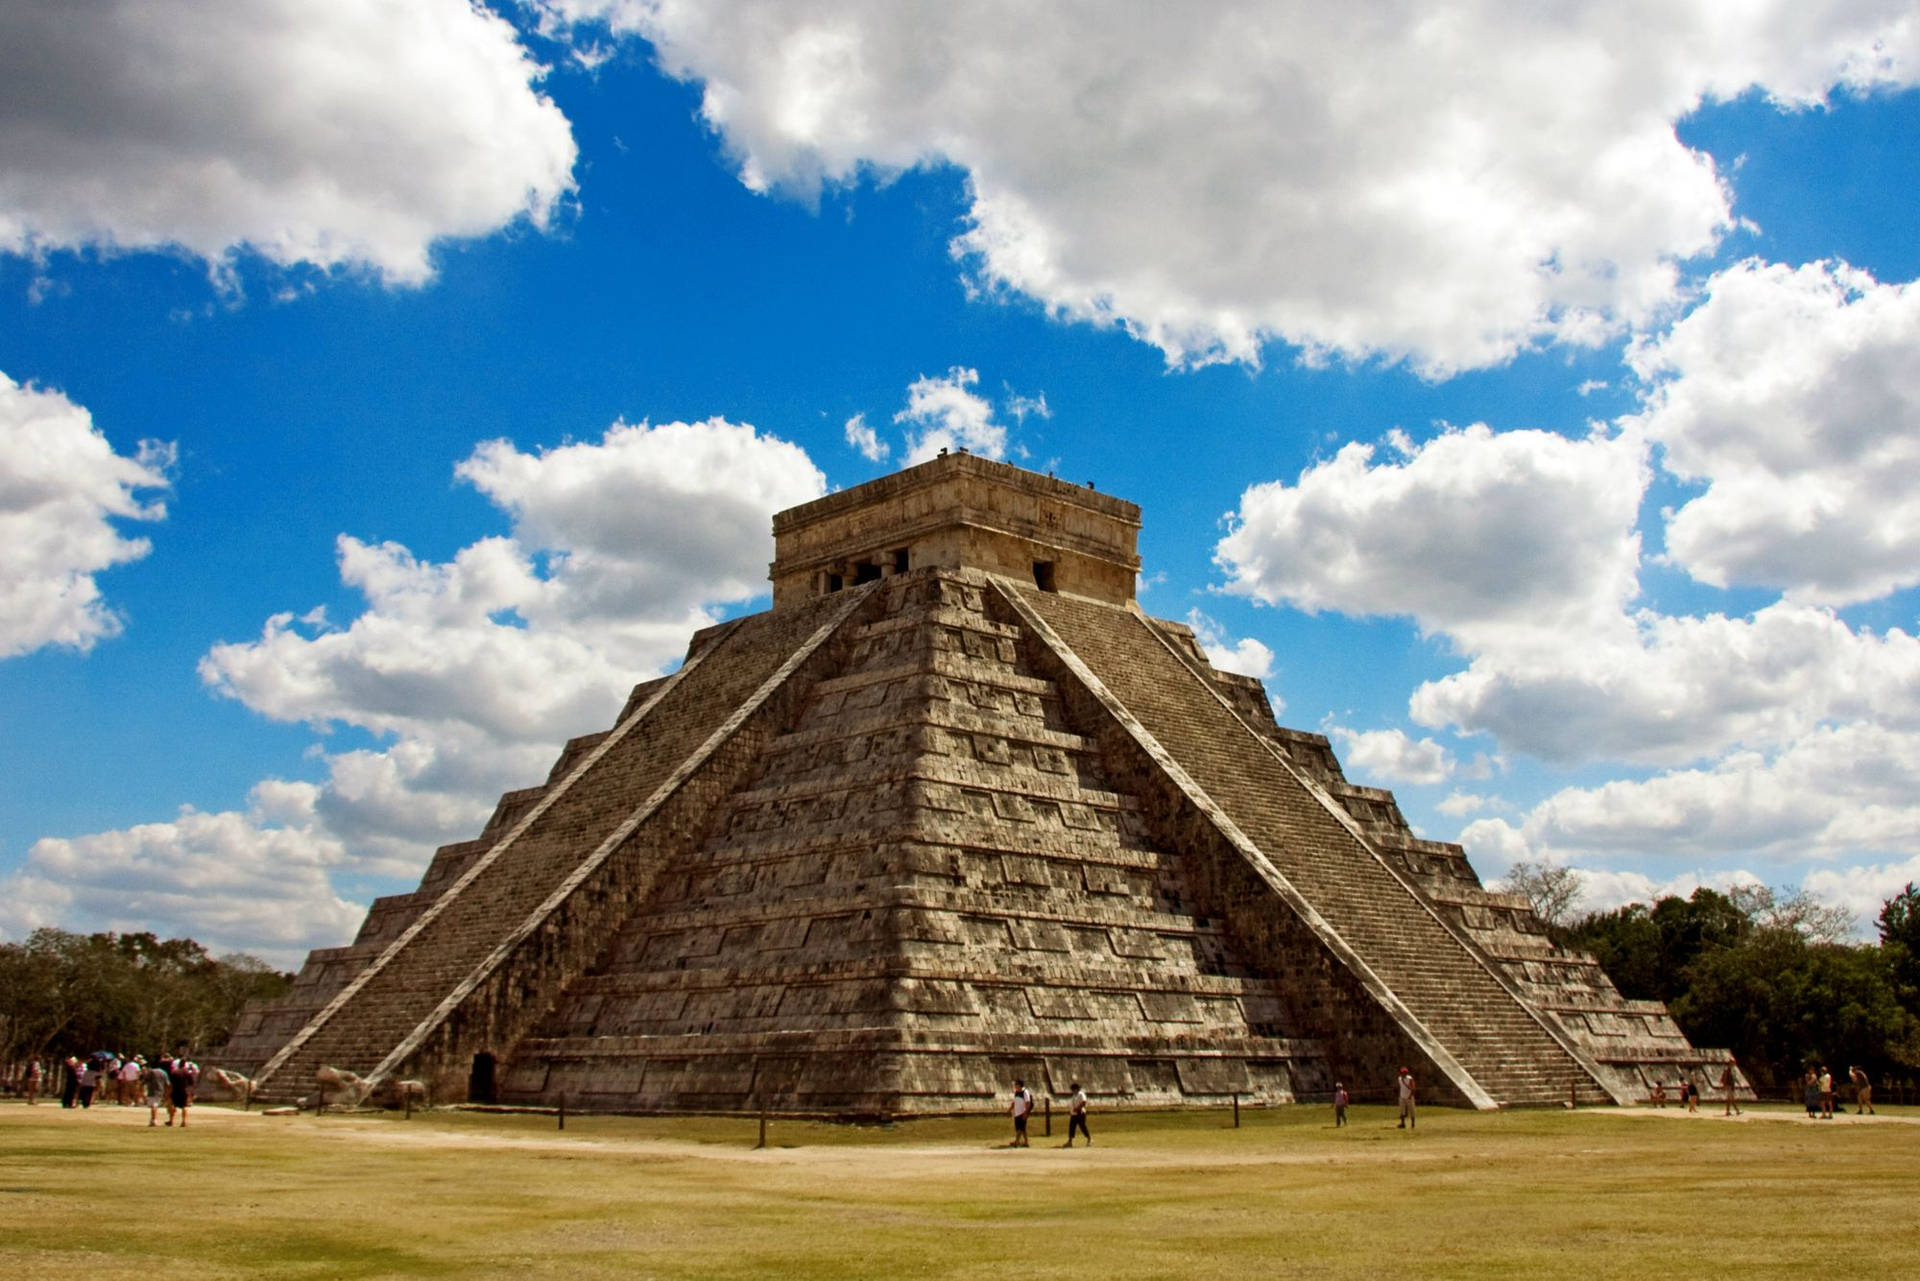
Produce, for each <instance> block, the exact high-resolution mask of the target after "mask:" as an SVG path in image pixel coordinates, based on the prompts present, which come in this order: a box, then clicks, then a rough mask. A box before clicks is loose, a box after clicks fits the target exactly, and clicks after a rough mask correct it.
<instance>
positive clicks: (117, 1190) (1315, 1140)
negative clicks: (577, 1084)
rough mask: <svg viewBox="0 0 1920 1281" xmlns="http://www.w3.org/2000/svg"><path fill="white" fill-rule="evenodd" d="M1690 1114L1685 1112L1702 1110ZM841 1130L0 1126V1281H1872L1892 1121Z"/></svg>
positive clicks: (1899, 1151)
mask: <svg viewBox="0 0 1920 1281" xmlns="http://www.w3.org/2000/svg"><path fill="white" fill-rule="evenodd" d="M1716 1111H1717V1110H1716ZM1352 1118H1353V1123H1352V1124H1351V1125H1350V1126H1348V1127H1347V1128H1345V1129H1339V1130H1336V1129H1334V1128H1333V1126H1332V1123H1331V1121H1332V1118H1331V1114H1330V1112H1329V1111H1328V1110H1327V1109H1325V1108H1321V1107H1315V1106H1300V1107H1293V1108H1280V1109H1274V1110H1271V1111H1256V1110H1253V1109H1248V1110H1246V1111H1245V1112H1243V1114H1242V1119H1243V1125H1242V1127H1241V1128H1239V1129H1237V1130H1236V1129H1234V1128H1233V1127H1232V1119H1231V1116H1230V1114H1228V1113H1225V1112H1183V1113H1172V1114H1139V1115H1133V1116H1120V1115H1099V1114H1096V1115H1095V1117H1094V1130H1095V1135H1096V1138H1097V1146H1095V1147H1094V1148H1092V1149H1090V1150H1089V1149H1081V1148H1076V1149H1075V1150H1074V1151H1071V1152H1068V1151H1063V1150H1061V1148H1060V1147H1059V1144H1060V1143H1061V1141H1062V1138H1063V1136H1064V1131H1065V1128H1066V1118H1065V1116H1064V1114H1063V1115H1060V1116H1056V1117H1055V1118H1054V1120H1055V1122H1056V1124H1055V1133H1054V1136H1053V1137H1052V1138H1050V1139H1049V1138H1046V1137H1043V1136H1042V1135H1041V1133H1040V1129H1041V1126H1040V1124H1039V1123H1038V1122H1039V1118H1035V1120H1036V1125H1035V1134H1034V1146H1033V1147H1032V1148H1031V1149H1030V1150H1026V1151H1010V1150H1007V1149H1005V1148H1003V1147H1001V1146H999V1145H1000V1144H1002V1143H1003V1142H1004V1141H1005V1137H1006V1135H1005V1133H1004V1132H1005V1131H1006V1130H1007V1128H1008V1127H1007V1125H1006V1123H1005V1122H1004V1121H1001V1120H998V1119H993V1118H980V1119H969V1120H936V1121H921V1122H914V1123H908V1124H900V1125H896V1126H891V1127H851V1126H835V1125H823V1124H818V1123H809V1122H800V1121H780V1120H775V1121H774V1122H773V1124H772V1126H771V1129H770V1135H769V1147H768V1148H767V1149H766V1150H764V1151H756V1150H754V1147H753V1145H754V1142H755V1139H756V1137H757V1132H756V1130H757V1127H756V1124H755V1122H754V1121H752V1120H751V1119H746V1120H733V1119H697V1118H690V1119H673V1120H668V1119H642V1118H617V1117H594V1116H586V1117H582V1116H570V1117H568V1118H567V1126H566V1129H565V1131H564V1132H562V1131H560V1130H558V1129H557V1128H556V1121H555V1118H553V1117H552V1116H533V1115H499V1114H488V1115H481V1114H472V1113H431V1114H429V1113H421V1114H416V1115H415V1116H414V1117H413V1118H412V1119H411V1120H404V1119H402V1118H401V1117H400V1116H399V1115H398V1114H387V1115H367V1114H362V1115H353V1116H340V1115H328V1116H322V1117H314V1116H291V1117H266V1116H261V1115H260V1114H259V1113H258V1112H253V1113H242V1112H240V1111H237V1110H232V1109H227V1108H221V1107H208V1108H201V1109H196V1110H195V1111H194V1113H193V1117H192V1120H193V1124H192V1126H191V1128H189V1129H187V1130H186V1131H184V1132H183V1131H181V1130H178V1129H173V1130H169V1129H167V1128H165V1127H164V1126H162V1127H160V1128H158V1129H149V1128H148V1127H147V1124H146V1112H145V1109H143V1108H119V1107H110V1106H109V1107H96V1108H94V1109H92V1110H91V1111H90V1112H77V1111H74V1112H64V1111H62V1110H61V1109H60V1108H58V1107H57V1106H48V1105H46V1104H45V1103H42V1104H40V1105H39V1106H36V1107H33V1108H28V1107H26V1106H25V1105H23V1104H20V1103H18V1102H12V1101H10V1102H8V1103H5V1104H0V1275H6V1276H19V1277H33V1278H35V1279H36V1281H38V1279H41V1278H64V1277H89V1278H94V1277H120V1276H138V1277H140V1278H143V1281H162V1279H163V1278H172V1277H181V1278H193V1281H208V1279H210V1278H220V1277H312V1278H335V1277H387V1276H462V1277H469V1276H475V1277H495V1276H512V1277H517V1278H525V1277H538V1276H566V1277H580V1276H599V1275H615V1274H618V1275H621V1276H626V1277H687V1278H701V1279H702V1281H712V1279H715V1278H729V1277H761V1276H781V1277H814V1276H885V1277H1001V1276H1020V1277H1034V1278H1052V1277H1079V1276H1090V1277H1102V1278H1107V1277H1168V1276H1178V1277H1182V1278H1207V1277H1233V1278H1236V1279H1240V1278H1246V1277H1249V1276H1258V1277H1263V1278H1264V1277H1292V1276H1312V1277H1316V1278H1342V1277H1356V1278H1360V1277H1364V1278H1369V1279H1371V1278H1377V1277H1398V1276H1421V1277H1487V1276H1493V1277H1507V1276H1511V1277H1525V1278H1529V1281H1532V1279H1534V1278H1553V1277H1570V1278H1571V1277H1579V1278H1597V1277H1632V1278H1636V1279H1641V1281H1643V1279H1644V1278H1648V1277H1694V1276H1727V1277H1739V1278H1742V1279H1743V1281H1744V1279H1746V1278H1761V1277H1795V1278H1806V1277H1811V1276H1818V1277H1826V1278H1834V1277H1846V1278H1859V1277H1895V1276H1900V1277H1905V1276H1911V1275H1913V1274H1914V1271H1915V1266H1916V1265H1915V1246H1914V1240H1915V1229H1916V1228H1917V1227H1920V1208H1916V1207H1917V1206H1920V1151H1917V1149H1920V1109H1900V1108H1889V1109H1883V1110H1882V1115H1881V1116H1880V1117H1878V1118H1855V1117H1853V1116H1851V1115H1849V1116H1846V1117H1843V1118H1839V1119H1837V1120H1835V1121H1832V1122H1813V1121H1808V1120H1806V1119H1805V1118H1804V1117H1803V1116H1800V1115H1798V1114H1796V1113H1794V1112H1791V1111H1788V1110H1786V1109H1783V1108H1772V1109H1753V1108H1750V1109H1748V1113H1747V1115H1746V1116H1745V1117H1743V1118H1739V1119H1733V1120H1728V1119H1723V1118H1721V1117H1720V1116H1718V1115H1717V1114H1714V1113H1710V1112H1702V1113H1701V1114H1699V1115H1696V1116H1691V1117H1689V1116H1686V1115H1684V1114H1683V1113H1681V1112H1679V1111H1678V1110H1677V1109H1671V1108H1670V1109H1667V1110H1665V1111H1656V1110H1652V1109H1636V1110H1632V1111H1582V1112H1578V1113H1569V1112H1564V1111H1531V1112H1509V1113H1501V1114H1475V1113H1467V1112H1456V1111H1451V1110H1443V1109H1438V1108H1434V1109H1428V1110H1426V1111H1424V1112H1423V1113H1422V1115H1421V1118H1420V1121H1421V1123H1420V1127H1419V1129H1418V1130H1417V1131H1415V1132H1406V1131H1401V1130H1398V1129H1396V1128H1395V1125H1394V1120H1393V1116H1392V1113H1391V1111H1390V1110H1389V1109H1385V1108H1370V1107H1358V1108H1354V1109H1353V1110H1352Z"/></svg>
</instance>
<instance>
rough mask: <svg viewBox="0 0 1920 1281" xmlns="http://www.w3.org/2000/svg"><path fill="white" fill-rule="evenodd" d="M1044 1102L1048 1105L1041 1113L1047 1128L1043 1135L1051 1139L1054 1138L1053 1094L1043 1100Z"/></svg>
mask: <svg viewBox="0 0 1920 1281" xmlns="http://www.w3.org/2000/svg"><path fill="white" fill-rule="evenodd" d="M1043 1102H1044V1103H1045V1104H1046V1106H1045V1108H1044V1109H1042V1111H1041V1118H1042V1123H1043V1124H1044V1125H1045V1126H1046V1127H1047V1128H1046V1129H1045V1130H1043V1131H1041V1133H1042V1134H1043V1135H1044V1136H1045V1137H1047V1138H1049V1139H1050V1138H1052V1137H1053V1096H1052V1095H1051V1094H1049V1095H1047V1097H1046V1098H1045V1099H1044V1100H1043Z"/></svg>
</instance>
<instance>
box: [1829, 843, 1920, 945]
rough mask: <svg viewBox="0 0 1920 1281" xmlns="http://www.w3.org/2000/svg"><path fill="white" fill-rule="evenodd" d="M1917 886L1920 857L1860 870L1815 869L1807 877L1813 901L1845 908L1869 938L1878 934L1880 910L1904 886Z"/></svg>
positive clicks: (1869, 866) (1849, 868)
mask: <svg viewBox="0 0 1920 1281" xmlns="http://www.w3.org/2000/svg"><path fill="white" fill-rule="evenodd" d="M1916 883H1920V854H1916V855H1914V856H1912V857H1911V858H1907V859H1905V860H1902V861H1897V862H1888V863H1876V864H1871V865H1868V866H1863V867H1834V868H1819V869H1817V870H1815V871H1813V872H1811V873H1809V874H1808V875H1807V879H1806V889H1807V891H1808V892H1809V893H1811V894H1812V895H1813V896H1814V897H1815V898H1817V899H1819V900H1820V901H1821V902H1823V903H1827V904H1830V905H1831V906H1834V907H1840V908H1845V909H1846V910H1847V911H1848V912H1851V913H1852V914H1853V918H1854V920H1855V921H1856V922H1857V923H1858V924H1859V925H1860V926H1861V927H1862V931H1863V933H1864V934H1866V935H1867V936H1869V937H1872V936H1874V935H1876V934H1877V932H1878V925H1879V921H1880V909H1881V908H1882V907H1883V906H1885V905H1886V901H1887V900H1888V899H1890V898H1893V897H1894V896H1895V895H1897V894H1899V893H1901V892H1902V891H1904V890H1905V889H1906V887H1907V886H1908V885H1912V884H1916Z"/></svg>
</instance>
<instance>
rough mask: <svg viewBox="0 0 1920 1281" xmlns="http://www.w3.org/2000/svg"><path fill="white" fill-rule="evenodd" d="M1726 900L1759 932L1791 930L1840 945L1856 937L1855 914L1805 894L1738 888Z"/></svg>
mask: <svg viewBox="0 0 1920 1281" xmlns="http://www.w3.org/2000/svg"><path fill="white" fill-rule="evenodd" d="M1727 897H1728V898H1730V899H1731V900H1733V905H1734V906H1735V907H1736V908H1738V909H1739V911H1740V914H1741V915H1742V916H1744V917H1746V918H1747V920H1748V921H1749V922H1750V923H1751V924H1752V925H1754V926H1755V927H1757V928H1759V929H1781V930H1791V931H1793V932H1794V933H1795V934H1798V935H1799V936H1800V937H1801V938H1804V939H1808V940H1810V941H1812V942H1816V943H1838V942H1839V941H1840V940H1841V939H1844V938H1846V937H1847V936H1848V935H1849V934H1851V933H1853V926H1854V917H1853V913H1851V912H1849V911H1847V910H1846V909H1845V908H1843V907H1828V906H1827V905H1826V904H1824V903H1822V902H1820V901H1819V900H1818V899H1816V898H1814V897H1813V895H1811V894H1809V893H1807V892H1806V891H1805V890H1788V889H1775V888H1774V887H1773V886H1771V885H1736V886H1734V887H1733V888H1732V889H1730V890H1728V891H1727Z"/></svg>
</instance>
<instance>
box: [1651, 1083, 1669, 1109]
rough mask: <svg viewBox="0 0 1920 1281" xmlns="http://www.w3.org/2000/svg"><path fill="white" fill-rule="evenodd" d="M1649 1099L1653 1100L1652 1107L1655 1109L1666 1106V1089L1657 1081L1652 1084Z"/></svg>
mask: <svg viewBox="0 0 1920 1281" xmlns="http://www.w3.org/2000/svg"><path fill="white" fill-rule="evenodd" d="M1651 1097H1652V1099H1653V1106H1655V1107H1657V1108H1663V1107H1665V1106H1667V1087H1666V1086H1665V1085H1663V1084H1662V1083H1660V1082H1659V1081H1655V1082H1654V1083H1653V1094H1652V1096H1651Z"/></svg>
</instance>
